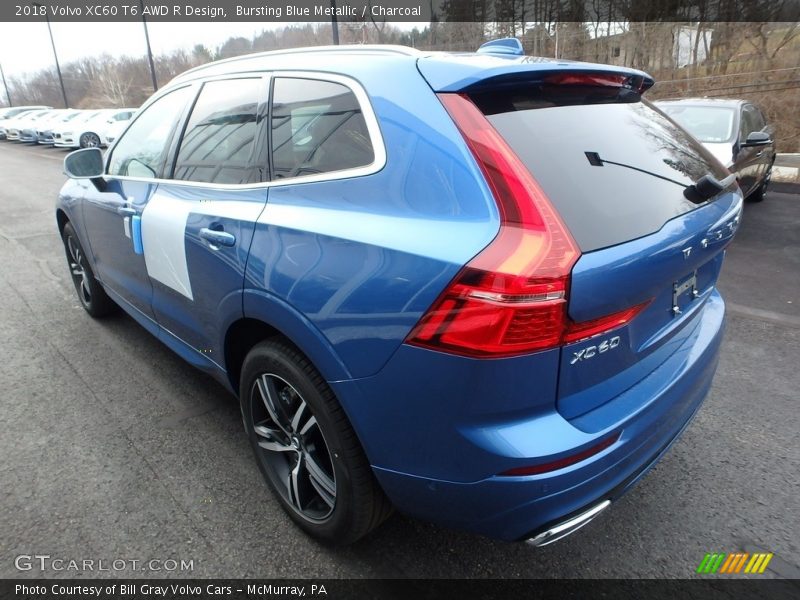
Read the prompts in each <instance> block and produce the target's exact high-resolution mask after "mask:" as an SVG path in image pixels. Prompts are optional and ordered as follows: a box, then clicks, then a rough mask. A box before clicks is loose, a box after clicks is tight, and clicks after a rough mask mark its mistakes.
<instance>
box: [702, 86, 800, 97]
mask: <svg viewBox="0 0 800 600" xmlns="http://www.w3.org/2000/svg"><path fill="white" fill-rule="evenodd" d="M786 90H800V85H794V86H790V87H783V88H777V89H774V90H750V91H743V92H739V93H740V94H760V93H764V92H784V91H786ZM715 91H716V90H715ZM704 96H706V97H708V98H722V97H724V96H727V94H704Z"/></svg>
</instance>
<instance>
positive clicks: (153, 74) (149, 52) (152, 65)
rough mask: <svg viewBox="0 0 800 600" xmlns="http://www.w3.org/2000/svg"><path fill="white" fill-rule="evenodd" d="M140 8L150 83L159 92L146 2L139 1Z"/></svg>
mask: <svg viewBox="0 0 800 600" xmlns="http://www.w3.org/2000/svg"><path fill="white" fill-rule="evenodd" d="M139 7H140V8H141V9H142V25H144V41H145V43H146V44H147V62H149V63H150V81H152V82H153V91H154V92H155V91H158V81H156V65H155V63H154V62H153V51H152V49H151V48H150V34H149V33H148V31H147V21H146V20H145V18H144V0H139Z"/></svg>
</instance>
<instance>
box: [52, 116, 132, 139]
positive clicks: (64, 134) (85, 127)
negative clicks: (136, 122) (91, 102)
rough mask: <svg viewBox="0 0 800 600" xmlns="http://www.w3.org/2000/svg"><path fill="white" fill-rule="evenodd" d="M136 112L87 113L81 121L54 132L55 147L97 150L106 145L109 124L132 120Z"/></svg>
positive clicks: (72, 122)
mask: <svg viewBox="0 0 800 600" xmlns="http://www.w3.org/2000/svg"><path fill="white" fill-rule="evenodd" d="M133 112H134V110H133V109H131V108H122V109H119V108H107V109H103V110H95V111H91V110H89V111H86V115H85V116H84V117H83V118H81V119H80V120H77V119H75V120H73V121H70V122H69V123H67V124H66V126H63V127H60V128H57V129H55V130H54V131H53V139H54V142H55V144H54V145H55V146H56V147H58V148H96V147H99V146H102V145H103V144H104V143H105V139H104V138H103V133H104V132H105V129H106V127H108V122H109V121H113V120H117V119H121V118H126V116H127V118H128V119H130V117H131V115H132V114H133Z"/></svg>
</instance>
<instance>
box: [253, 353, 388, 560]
mask: <svg viewBox="0 0 800 600" xmlns="http://www.w3.org/2000/svg"><path fill="white" fill-rule="evenodd" d="M240 396H241V407H242V415H243V417H244V424H245V429H246V431H247V434H248V437H249V439H250V444H251V446H252V447H253V451H254V452H255V456H256V460H257V461H258V466H259V468H260V469H261V473H262V475H263V476H264V479H265V480H266V482H267V484H268V485H269V487H270V488H271V489H272V491H273V492H274V494H275V496H276V497H277V498H278V500H279V501H280V503H281V505H282V506H283V508H284V510H286V512H287V513H288V514H289V516H290V517H291V518H292V519H293V520H294V521H295V522H296V523H297V524H298V525H299V526H300V527H301V528H302V529H304V530H305V531H306V532H307V533H309V534H311V535H312V536H314V537H317V538H319V539H321V540H324V541H326V542H331V543H335V544H347V543H351V542H354V541H356V540H357V539H359V538H361V537H363V536H364V535H366V534H367V533H369V532H370V531H371V530H372V529H374V528H375V527H377V526H378V525H380V523H382V522H383V521H384V520H385V519H386V517H388V516H389V514H390V513H391V506H390V504H389V502H388V500H387V499H386V497H385V496H384V494H383V491H382V490H381V489H380V487H379V485H378V482H377V481H376V480H375V476H374V475H373V474H372V470H371V468H370V465H369V462H368V461H367V458H366V456H365V455H364V452H363V450H362V449H361V445H360V444H359V442H358V439H357V438H356V434H355V432H354V431H353V429H352V427H351V426H350V423H349V422H348V420H347V417H346V415H345V414H344V411H343V410H342V408H341V406H339V403H338V402H337V401H336V398H335V397H334V395H333V392H332V391H331V389H330V388H329V387H328V385H327V384H326V383H325V381H324V379H323V378H322V377H321V376H320V374H319V373H318V372H317V371H316V369H314V367H313V366H312V365H311V363H310V362H309V361H308V359H306V357H305V356H303V355H302V354H301V353H300V352H299V351H298V350H297V349H296V348H294V347H293V346H291V345H290V344H288V343H287V342H285V341H283V340H279V339H276V340H268V341H265V342H261V343H260V344H258V345H256V346H255V347H254V348H253V349H252V350H251V351H250V353H249V354H248V355H247V358H246V359H245V361H244V365H243V368H242V377H241V387H240Z"/></svg>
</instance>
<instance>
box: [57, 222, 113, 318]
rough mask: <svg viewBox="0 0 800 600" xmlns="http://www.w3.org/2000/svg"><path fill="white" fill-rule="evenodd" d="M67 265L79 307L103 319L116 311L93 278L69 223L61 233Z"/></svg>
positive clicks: (101, 287)
mask: <svg viewBox="0 0 800 600" xmlns="http://www.w3.org/2000/svg"><path fill="white" fill-rule="evenodd" d="M61 239H62V241H63V242H64V251H65V252H66V255H67V265H69V274H70V276H71V277H72V283H73V285H74V286H75V291H76V292H77V294H78V300H80V302H81V306H83V308H84V309H85V310H86V312H88V313H89V314H90V315H92V316H93V317H95V318H98V317H104V316H106V315H109V314H111V313H113V312H115V311H116V310H117V305H116V304H115V303H114V301H113V300H112V299H111V298H109V297H108V295H107V294H106V292H105V290H104V289H103V286H101V285H100V283H99V282H98V281H97V280H96V279H95V278H94V273H93V272H92V268H91V267H90V266H89V262H88V261H87V259H86V253H85V252H84V251H83V247H82V246H81V243H80V240H78V236H77V234H76V233H75V229H73V227H72V224H71V223H67V224H66V225H64V230H63V231H62V233H61Z"/></svg>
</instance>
